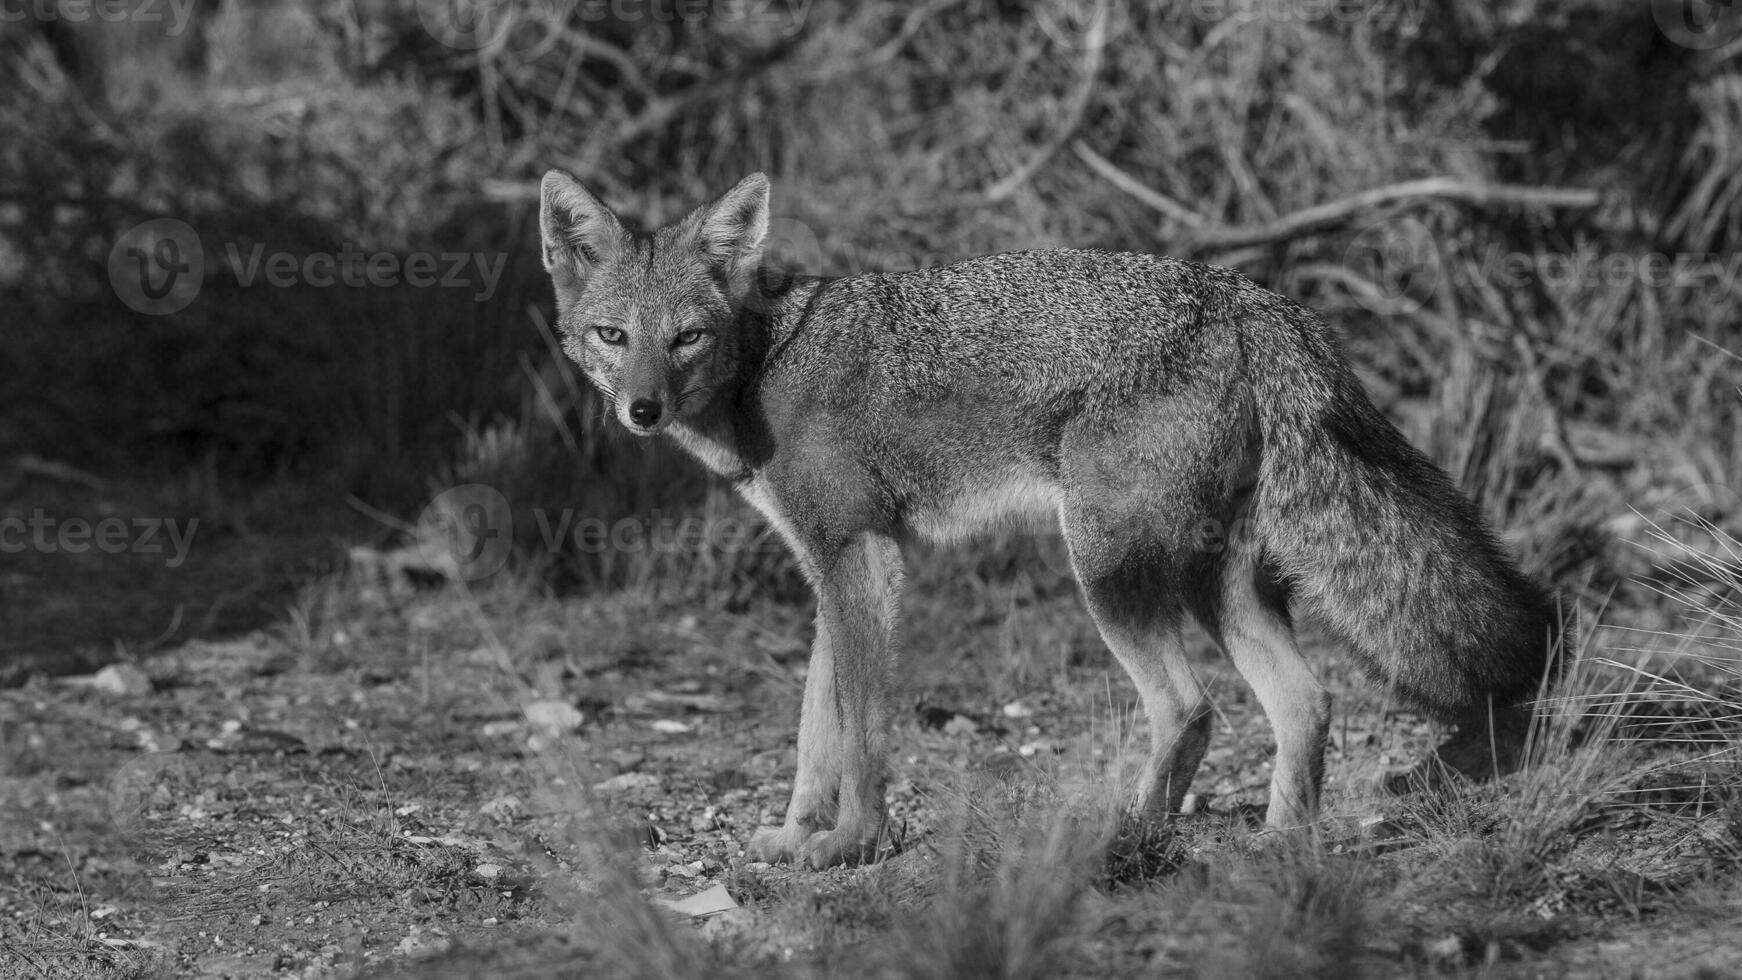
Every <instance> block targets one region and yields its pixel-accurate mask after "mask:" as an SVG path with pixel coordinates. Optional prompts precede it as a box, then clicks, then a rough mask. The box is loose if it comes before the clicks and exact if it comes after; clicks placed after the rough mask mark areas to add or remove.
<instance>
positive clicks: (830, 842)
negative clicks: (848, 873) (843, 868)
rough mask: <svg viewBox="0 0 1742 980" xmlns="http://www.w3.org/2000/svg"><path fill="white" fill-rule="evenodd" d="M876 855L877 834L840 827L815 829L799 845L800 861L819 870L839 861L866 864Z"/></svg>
mask: <svg viewBox="0 0 1742 980" xmlns="http://www.w3.org/2000/svg"><path fill="white" fill-rule="evenodd" d="M876 857H877V838H876V837H871V838H866V837H864V836H861V835H859V834H855V833H851V832H849V831H846V830H843V829H842V828H840V827H836V828H835V829H834V830H819V831H817V832H816V833H814V834H812V835H810V836H809V837H808V838H806V839H805V842H804V844H803V845H801V846H800V847H799V849H798V863H799V865H800V866H801V867H806V868H814V869H816V870H818V871H820V870H822V869H823V868H832V867H834V866H836V865H838V864H846V865H853V864H869V863H871V862H872V861H874V860H876Z"/></svg>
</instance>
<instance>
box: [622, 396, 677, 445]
mask: <svg viewBox="0 0 1742 980" xmlns="http://www.w3.org/2000/svg"><path fill="white" fill-rule="evenodd" d="M619 418H620V419H621V420H622V422H623V426H624V428H627V429H628V430H629V431H630V432H633V433H635V434H636V435H638V436H650V435H653V434H654V433H656V432H658V431H659V430H660V429H662V428H664V426H663V425H662V424H661V423H663V422H665V421H667V420H668V419H669V418H670V416H669V414H668V413H667V412H666V410H665V403H664V402H663V401H662V400H660V399H658V398H634V399H631V400H630V402H629V406H628V409H627V411H624V412H621V413H619Z"/></svg>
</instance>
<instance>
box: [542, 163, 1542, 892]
mask: <svg viewBox="0 0 1742 980" xmlns="http://www.w3.org/2000/svg"><path fill="white" fill-rule="evenodd" d="M770 194H771V182H770V180H769V179H768V177H767V176H766V175H764V174H761V173H753V174H750V175H749V176H747V177H745V178H743V180H741V181H740V182H739V183H738V184H737V185H736V186H734V187H733V188H732V189H731V190H729V191H727V192H726V193H725V194H724V195H722V196H720V197H719V198H718V199H716V200H714V201H713V202H712V203H709V204H706V205H704V206H702V207H699V208H697V209H696V210H695V211H693V212H691V213H690V214H688V215H687V216H686V217H684V218H683V219H682V220H680V221H677V222H675V223H672V224H670V225H667V226H665V227H662V228H659V229H658V230H656V231H654V232H652V233H651V234H642V233H636V232H632V231H631V230H629V229H628V228H627V227H626V226H625V225H624V223H623V222H622V221H621V220H620V219H619V218H618V216H617V215H616V214H615V213H614V212H613V211H611V210H610V209H609V208H607V207H606V206H605V204H604V203H603V202H602V201H601V200H600V199H599V198H598V197H597V196H595V195H594V194H593V193H592V192H590V191H589V190H588V189H587V188H586V187H585V186H584V185H583V184H582V183H581V182H580V181H579V180H578V179H576V178H575V177H574V175H572V174H570V173H568V172H567V171H565V170H562V169H560V168H557V169H551V170H549V171H548V172H547V173H546V174H545V175H544V176H543V179H542V181H541V184H540V195H539V229H540V236H541V248H542V255H543V261H544V265H545V268H546V270H547V272H548V273H549V275H550V278H551V282H552V287H553V290H554V293H555V298H556V311H557V316H556V320H555V323H556V325H557V328H558V335H559V338H560V340H561V345H562V348H563V351H564V353H565V355H566V356H567V357H569V358H570V359H572V360H573V361H574V363H575V364H576V365H577V366H578V367H579V369H580V370H581V372H582V373H583V374H584V375H585V376H586V377H587V378H588V379H589V380H590V381H591V383H592V384H593V385H594V386H595V387H597V389H598V390H599V392H600V393H601V394H602V396H603V398H604V401H605V403H606V405H607V407H608V411H609V412H610V413H611V415H612V417H614V419H615V420H616V422H618V423H620V424H621V426H622V427H623V428H624V429H626V430H627V431H628V432H630V433H631V434H633V435H635V436H639V437H654V436H658V435H662V434H663V435H666V436H669V437H670V438H672V439H674V440H675V441H676V443H677V444H678V445H679V446H681V447H682V448H683V449H684V450H685V451H687V453H688V454H689V455H691V456H694V457H695V458H696V459H697V460H698V461H699V462H700V463H701V464H702V465H704V466H706V467H707V468H708V469H710V470H711V471H713V472H714V473H715V474H718V475H719V476H720V477H722V478H724V479H725V480H726V481H728V482H730V484H731V485H732V486H733V487H734V488H735V489H736V491H737V492H738V493H739V494H741V495H742V496H743V497H744V498H745V499H746V500H748V501H749V503H750V504H751V505H753V506H754V507H755V509H756V510H758V511H759V512H760V513H761V514H762V516H763V517H764V518H765V520H766V521H767V523H768V524H769V526H770V527H772V528H773V529H774V530H775V531H776V532H777V533H778V535H779V537H780V538H781V539H782V540H783V542H784V543H785V545H786V547H787V548H788V549H789V550H790V552H791V554H792V556H793V558H794V560H795V562H796V564H797V565H798V567H799V569H800V571H801V572H802V573H803V575H804V578H805V580H806V581H807V582H808V584H809V586H810V588H811V590H812V591H813V593H814V594H815V598H816V620H815V635H814V640H813V643H812V648H811V654H810V664H809V670H808V673H807V675H806V678H805V683H804V694H803V698H802V704H801V708H800V713H799V727H798V739H797V743H798V744H797V770H796V774H795V776H794V780H793V785H792V796H791V800H790V802H789V804H788V806H787V810H786V814H785V818H784V821H783V822H782V824H781V825H780V826H777V827H776V826H769V827H760V828H758V829H757V830H756V831H755V832H754V833H753V834H752V835H751V837H750V839H749V841H748V843H747V846H746V847H745V854H746V856H747V857H749V858H750V859H752V860H760V861H767V862H770V863H778V862H789V863H793V864H796V865H798V866H800V867H807V868H826V867H830V866H833V865H839V864H852V863H859V862H865V861H872V860H875V859H876V856H877V854H878V853H879V850H878V849H879V846H880V842H881V841H882V840H883V839H884V836H885V832H886V828H885V820H886V815H887V811H886V804H885V789H886V784H887V781H888V778H889V777H888V771H889V770H888V763H887V759H886V756H887V752H888V742H889V738H890V729H891V723H892V719H891V707H890V701H891V692H892V690H893V689H894V687H895V685H896V679H897V675H898V672H899V671H900V669H901V643H900V636H899V633H900V619H901V616H900V599H901V593H902V578H903V549H904V546H906V545H909V544H911V543H913V542H946V543H947V542H954V541H958V540H960V539H963V538H966V537H969V536H971V535H973V534H975V533H978V532H981V531H984V530H986V529H988V528H992V527H995V526H998V525H999V524H1001V523H1003V522H1008V521H1025V522H1038V523H1040V524H1041V525H1043V526H1044V525H1045V523H1046V522H1049V521H1050V522H1056V526H1057V528H1058V529H1059V531H1060V532H1061V533H1062V537H1063V540H1064V542H1065V544H1066V546H1067V548H1068V552H1069V558H1070V565H1071V570H1072V572H1073V573H1074V576H1075V578H1076V581H1077V584H1078V588H1079V589H1080V591H1081V594H1082V598H1083V600H1084V604H1085V605H1086V606H1087V608H1088V612H1089V614H1090V616H1091V617H1092V618H1093V620H1094V623H1095V626H1096V628H1097V629H1098V631H1099V633H1100V636H1101V638H1102V639H1103V640H1104V641H1105V643H1106V646H1107V647H1108V648H1109V650H1111V652H1112V654H1113V656H1114V658H1115V659H1116V660H1117V661H1118V662H1119V664H1120V665H1121V666H1122V667H1123V668H1124V670H1125V671H1126V672H1127V673H1128V674H1129V675H1130V677H1131V680H1132V682H1133V684H1134V685H1135V687H1136V691H1137V694H1138V698H1139V702H1140V704H1141V706H1142V708H1143V712H1144V715H1145V716H1146V720H1147V725H1148V753H1147V757H1146V759H1145V760H1144V762H1143V763H1142V771H1141V775H1140V776H1139V779H1138V786H1137V787H1136V796H1135V800H1134V801H1133V804H1132V806H1133V812H1134V813H1135V814H1136V815H1138V816H1140V817H1143V818H1155V819H1167V818H1168V817H1169V815H1171V814H1176V813H1178V811H1179V810H1180V808H1181V805H1182V802H1183V801H1184V798H1185V796H1186V794H1187V792H1188V788H1189V787H1190V785H1191V781H1192V778H1193V776H1194V774H1195V773H1196V771H1197V769H1198V767H1199V765H1200V763H1201V762H1202V760H1203V757H1204V754H1205V751H1206V749H1207V747H1208V745H1209V741H1210V735H1211V717H1212V716H1211V707H1210V703H1209V701H1208V698H1207V695H1206V692H1205V690H1204V687H1203V685H1202V684H1201V683H1200V681H1199V679H1198V678H1197V677H1196V676H1195V675H1194V671H1193V668H1192V662H1191V660H1190V659H1189V657H1188V653H1187V648H1186V645H1185V640H1184V638H1183V637H1184V634H1183V633H1182V630H1183V628H1184V627H1185V625H1186V622H1187V619H1188V617H1189V618H1190V619H1194V620H1195V621H1196V622H1197V623H1198V624H1199V625H1200V626H1202V627H1203V630H1204V631H1205V632H1207V633H1208V634H1209V636H1210V637H1211V639H1213V640H1214V641H1215V644H1216V646H1218V647H1219V648H1220V650H1221V651H1222V652H1223V653H1224V654H1225V656H1226V657H1227V658H1228V659H1229V660H1231V661H1232V663H1233V665H1234V666H1235V667H1236V668H1237V670H1238V671H1239V672H1240V674H1241V676H1242V677H1243V679H1244V680H1245V681H1246V682H1247V683H1249V684H1250V685H1251V687H1252V689H1253V691H1254V693H1255V695H1256V697H1257V700H1258V702H1259V704H1260V706H1261V708H1262V709H1263V711H1264V713H1265V715H1266V717H1267V718H1268V719H1269V721H1270V724H1271V727H1272V731H1273V736H1274V739H1275V743H1276V748H1275V756H1274V762H1273V769H1272V778H1271V781H1270V785H1269V803H1268V807H1267V809H1266V810H1265V826H1266V828H1267V830H1268V831H1277V832H1290V831H1301V830H1310V829H1311V827H1312V825H1313V821H1314V820H1315V818H1316V816H1317V814H1318V808H1319V801H1320V794H1321V791H1322V786H1323V782H1324V768H1325V750H1326V739H1327V733H1328V728H1329V724H1330V710H1331V697H1330V695H1329V693H1327V691H1326V690H1325V688H1324V686H1323V685H1322V684H1321V683H1320V682H1319V681H1318V679H1317V677H1316V675H1315V674H1314V672H1313V670H1312V669H1311V667H1310V666H1309V664H1308V663H1307V661H1306V660H1305V659H1304V657H1303V656H1302V653H1301V650H1300V648H1299V646H1298V644H1297V640H1296V637H1295V631H1294V619H1293V616H1294V614H1295V613H1294V610H1296V609H1297V608H1300V609H1303V610H1305V611H1306V612H1308V613H1314V614H1317V616H1318V617H1319V618H1320V619H1321V620H1322V621H1323V622H1324V624H1325V625H1326V626H1328V627H1329V629H1330V631H1331V632H1332V633H1333V634H1334V635H1335V636H1337V637H1338V638H1339V639H1340V640H1341V641H1342V642H1344V643H1346V644H1347V645H1348V646H1349V648H1350V649H1351V650H1352V652H1353V657H1354V659H1355V660H1356V662H1357V663H1358V664H1359V665H1360V666H1361V667H1362V668H1364V670H1365V672H1366V673H1367V674H1369V675H1371V676H1372V677H1373V678H1375V679H1376V680H1377V681H1378V682H1379V683H1381V684H1383V685H1385V686H1386V687H1387V688H1389V689H1390V690H1391V691H1393V692H1394V693H1395V694H1396V696H1397V697H1399V698H1400V699H1402V700H1403V701H1404V702H1406V703H1408V704H1411V705H1414V706H1416V707H1417V708H1419V709H1421V710H1422V711H1424V712H1426V713H1427V714H1429V715H1431V716H1432V717H1434V718H1436V719H1438V720H1440V721H1442V722H1445V723H1447V724H1448V725H1449V726H1451V729H1452V732H1453V734H1452V735H1451V737H1450V738H1448V739H1447V740H1446V741H1445V743H1444V744H1443V745H1441V746H1440V747H1439V749H1438V750H1436V753H1435V756H1434V758H1433V759H1432V760H1430V762H1432V763H1434V770H1433V771H1435V772H1439V773H1442V774H1448V773H1451V774H1463V775H1467V776H1471V777H1472V778H1483V777H1485V776H1489V775H1493V774H1496V773H1501V772H1505V771H1509V770H1510V769H1512V768H1515V767H1516V766H1517V765H1519V764H1520V763H1519V759H1520V758H1521V756H1522V754H1523V752H1524V746H1525V743H1526V737H1527V730H1528V728H1529V726H1530V720H1531V718H1532V716H1533V712H1534V708H1533V705H1534V704H1535V703H1536V699H1537V698H1538V697H1539V695H1540V692H1541V690H1542V689H1543V686H1544V685H1545V684H1547V683H1549V682H1551V681H1552V675H1553V673H1554V671H1555V668H1556V663H1557V653H1556V650H1557V649H1558V644H1557V639H1558V636H1559V630H1560V623H1559V620H1558V617H1557V614H1556V611H1555V609H1556V607H1555V604H1554V603H1553V602H1552V601H1551V597H1550V594H1549V592H1548V591H1547V590H1546V589H1545V588H1544V587H1542V586H1540V585H1539V584H1537V583H1536V582H1535V581H1533V580H1532V579H1531V578H1529V577H1528V576H1526V575H1525V574H1524V573H1523V572H1522V571H1521V570H1520V567H1519V565H1518V564H1517V563H1516V561H1515V560H1514V559H1513V558H1512V557H1511V556H1510V555H1509V554H1508V552H1507V551H1506V550H1505V549H1504V548H1503V547H1502V545H1501V544H1500V542H1499V539H1498V537H1497V536H1496V533H1495V532H1494V531H1493V529H1492V528H1491V527H1490V526H1489V525H1488V523H1487V522H1486V521H1485V520H1484V519H1483V517H1482V516H1481V515H1480V513H1479V512H1478V510H1477V508H1476V507H1475V505H1474V504H1473V503H1472V502H1471V500H1470V499H1469V498H1468V497H1467V496H1465V495H1464V494H1463V493H1462V492H1461V491H1460V490H1459V489H1458V488H1457V486H1456V485H1455V484H1454V483H1453V481H1452V480H1451V478H1450V477H1449V476H1448V475H1447V474H1446V473H1445V471H1444V470H1442V469H1440V468H1439V467H1438V466H1437V465H1436V464H1434V463H1433V462H1432V461H1430V459H1429V458H1428V457H1427V456H1426V455H1425V454H1423V453H1422V452H1421V451H1420V450H1418V449H1416V448H1415V447H1414V446H1413V445H1411V444H1410V443H1409V441H1408V440H1407V439H1406V438H1405V437H1404V436H1403V435H1402V434H1401V433H1400V432H1399V431H1398V430H1397V429H1396V428H1395V427H1394V426H1392V424H1391V423H1390V422H1389V421H1387V419H1386V418H1385V416H1384V415H1383V414H1382V413H1381V412H1380V411H1379V410H1378V408H1376V407H1375V406H1374V404H1373V402H1372V401H1371V400H1370V399H1369V398H1368V396H1367V394H1366V392H1365V389H1364V388H1363V386H1362V385H1361V383H1360V381H1359V380H1358V379H1357V377H1356V375H1355V374H1354V371H1353V369H1352V368H1351V367H1350V364H1349V362H1348V360H1347V358H1346V357H1345V355H1344V352H1343V349H1342V346H1341V342H1340V340H1339V339H1338V337H1337V336H1336V334H1335V333H1334V332H1333V331H1332V330H1331V329H1330V328H1329V327H1328V326H1327V325H1326V324H1325V322H1324V321H1323V320H1321V319H1320V318H1319V317H1318V315H1317V314H1315V313H1313V312H1311V311H1310V310H1308V309H1306V308H1305V307H1303V306H1300V305H1298V304H1296V303H1294V302H1293V301H1291V300H1289V299H1287V298H1285V297H1283V296H1281V295H1279V294H1277V293H1274V292H1271V291H1269V290H1267V289H1264V288H1262V287H1260V286H1258V285H1257V284H1256V283H1254V282H1252V281H1251V280H1249V279H1247V278H1246V277H1245V276H1243V275H1241V274H1240V273H1238V272H1236V271H1233V270H1229V269H1223V268H1217V267H1212V266H1209V265H1204V264H1199V263H1196V262H1190V261H1183V260H1179V259H1173V258H1166V257H1162V256H1156V255H1150V254H1144V253H1136V252H1115V251H1104V250H1080V249H1049V250H1030V251H1016V252H1007V253H1002V254H995V255H989V256H984V257H980V258H971V259H967V260H965V261H960V262H956V263H954V264H950V265H943V266H938V267H933V268H923V269H917V270H913V271H905V272H896V273H868V274H857V275H848V276H841V277H824V276H815V275H808V274H798V273H796V272H795V273H792V274H778V275H776V274H770V271H769V269H768V268H766V266H769V265H772V263H771V262H770V260H769V256H768V255H767V254H766V253H767V251H768V242H767V238H768V229H769V201H770ZM1230 529H1239V533H1237V534H1234V533H1230ZM1427 766H1428V763H1423V767H1424V771H1425V767H1427ZM1442 778H1444V777H1443V776H1442Z"/></svg>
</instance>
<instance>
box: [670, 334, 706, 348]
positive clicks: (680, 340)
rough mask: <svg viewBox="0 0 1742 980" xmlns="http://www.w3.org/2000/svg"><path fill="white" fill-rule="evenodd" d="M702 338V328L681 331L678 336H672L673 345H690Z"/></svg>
mask: <svg viewBox="0 0 1742 980" xmlns="http://www.w3.org/2000/svg"><path fill="white" fill-rule="evenodd" d="M701 339H702V332H701V331H700V330H685V331H683V332H681V333H679V334H678V335H677V336H676V337H673V338H671V345H672V346H673V347H688V346H689V345H691V344H693V343H695V342H696V341H698V340H701Z"/></svg>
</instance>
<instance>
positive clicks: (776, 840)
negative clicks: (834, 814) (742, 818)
mask: <svg viewBox="0 0 1742 980" xmlns="http://www.w3.org/2000/svg"><path fill="white" fill-rule="evenodd" d="M808 836H809V832H808V831H806V830H805V829H804V828H803V827H797V826H793V825H792V824H788V825H786V826H784V827H758V828H756V832H755V833H754V834H751V835H750V843H748V844H746V845H745V846H744V854H745V856H746V857H748V858H749V859H750V860H752V861H766V862H767V863H769V864H783V863H786V862H789V861H791V860H792V859H793V858H795V857H797V856H798V852H799V847H800V845H802V844H803V843H804V841H805V838H806V837H808Z"/></svg>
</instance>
